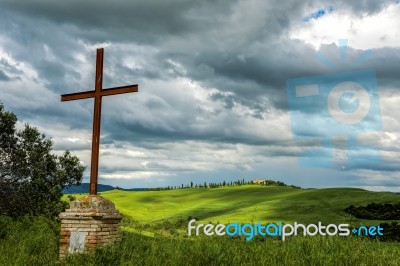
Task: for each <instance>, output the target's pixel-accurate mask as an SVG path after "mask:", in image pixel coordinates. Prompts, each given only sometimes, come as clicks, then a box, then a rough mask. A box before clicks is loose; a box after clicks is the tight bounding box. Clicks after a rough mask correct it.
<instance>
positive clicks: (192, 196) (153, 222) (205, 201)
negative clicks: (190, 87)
mask: <svg viewBox="0 0 400 266" xmlns="http://www.w3.org/2000/svg"><path fill="white" fill-rule="evenodd" d="M101 195H102V196H104V197H105V198H108V199H110V200H112V201H113V202H114V203H115V204H116V206H117V208H118V209H119V210H120V211H121V212H122V213H123V214H124V215H125V217H124V219H123V226H122V229H123V237H122V241H121V242H120V243H118V244H116V245H113V246H108V247H106V248H101V249H98V250H96V252H95V253H94V254H84V255H76V256H71V257H69V258H68V259H67V260H66V261H63V262H60V261H58V234H59V224H58V223H57V222H55V221H49V220H48V219H44V218H36V219H34V220H33V221H32V220H29V219H22V220H21V221H13V220H11V219H9V218H7V217H0V265H60V264H61V265H400V259H399V258H400V243H399V242H380V241H378V240H376V239H375V240H374V239H371V238H362V237H355V236H348V237H329V236H326V237H319V236H314V237H310V236H308V237H303V236H299V237H290V238H289V239H287V240H286V241H281V240H279V239H277V238H272V237H263V238H260V237H256V238H255V239H253V240H251V241H245V240H244V239H238V238H229V237H207V236H204V235H203V236H200V237H193V236H192V237H188V236H187V234H186V228H187V218H188V217H189V216H192V217H198V218H200V219H201V221H202V222H209V221H211V222H213V223H217V222H220V223H225V224H226V223H229V222H235V221H238V222H241V223H247V222H258V221H261V222H263V223H266V222H276V221H284V222H295V221H297V222H301V223H305V224H307V223H316V222H318V221H321V222H323V223H335V224H338V223H343V222H346V223H351V224H352V225H355V226H357V225H360V224H363V225H373V224H374V225H376V224H378V223H380V222H381V221H368V220H360V219H356V218H350V216H348V215H347V214H346V213H345V212H344V211H343V210H344V208H346V207H347V206H349V205H351V204H353V205H367V204H368V203H370V202H381V203H386V202H387V203H395V202H399V200H400V196H399V195H396V194H393V193H378V192H370V191H366V190H361V189H349V188H334V189H333V188H332V189H314V190H298V189H293V188H289V187H266V186H240V187H226V188H215V189H204V188H202V189H180V190H172V191H146V192H125V191H118V190H115V191H109V192H104V193H101ZM77 196H78V197H80V196H83V195H77Z"/></svg>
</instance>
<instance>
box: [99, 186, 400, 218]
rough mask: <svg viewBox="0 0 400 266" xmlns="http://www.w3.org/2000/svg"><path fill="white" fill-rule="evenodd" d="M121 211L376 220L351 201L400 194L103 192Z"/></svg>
mask: <svg viewBox="0 0 400 266" xmlns="http://www.w3.org/2000/svg"><path fill="white" fill-rule="evenodd" d="M101 196H103V197H105V198H107V199H110V200H111V201H113V202H114V203H115V205H116V207H117V208H118V210H119V211H120V212H121V213H123V214H124V215H126V216H129V217H130V218H131V219H133V220H136V221H138V222H141V223H158V222H162V221H165V220H176V219H187V218H188V217H189V216H191V217H196V218H198V219H199V220H201V221H203V222H209V221H212V222H220V223H229V222H235V221H238V222H242V223H244V222H258V221H261V222H267V221H268V222H277V221H284V222H295V221H296V222H302V223H315V222H318V221H321V222H322V223H343V222H346V223H351V224H353V225H360V224H363V225H372V224H377V223H379V222H381V221H371V220H361V219H357V218H354V217H350V216H349V215H348V214H346V213H345V212H344V211H343V210H344V209H345V208H346V207H348V206H349V205H356V206H357V205H366V204H368V203H371V202H382V203H395V202H399V201H400V195H398V194H394V193H390V192H371V191H367V190H363V189H355V188H326V189H309V190H303V189H294V188H290V187H280V186H256V185H246V186H236V187H221V188H197V189H196V188H192V189H178V190H166V191H143V192H128V191H120V190H113V191H107V192H103V193H101Z"/></svg>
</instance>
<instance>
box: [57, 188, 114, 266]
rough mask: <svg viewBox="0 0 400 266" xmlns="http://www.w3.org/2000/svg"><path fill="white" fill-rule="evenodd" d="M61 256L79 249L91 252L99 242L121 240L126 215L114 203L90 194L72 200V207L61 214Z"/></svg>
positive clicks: (105, 242)
mask: <svg viewBox="0 0 400 266" xmlns="http://www.w3.org/2000/svg"><path fill="white" fill-rule="evenodd" d="M59 217H60V219H61V231H60V258H65V256H67V255H68V254H73V253H77V252H89V251H91V250H92V249H94V248H95V247H96V246H102V245H106V244H109V243H114V242H116V241H119V240H120V235H119V223H120V221H121V219H122V215H121V214H120V213H119V212H118V211H117V210H116V209H115V206H114V203H112V202H111V201H109V200H107V199H105V198H103V197H100V196H97V195H89V196H86V197H83V198H80V199H79V200H76V201H72V202H70V208H69V209H67V210H66V211H65V212H62V213H61V214H60V216H59Z"/></svg>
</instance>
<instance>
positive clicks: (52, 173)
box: [0, 103, 85, 218]
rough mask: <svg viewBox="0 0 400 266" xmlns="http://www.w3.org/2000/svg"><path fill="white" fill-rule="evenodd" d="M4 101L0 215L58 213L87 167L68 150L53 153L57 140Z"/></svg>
mask: <svg viewBox="0 0 400 266" xmlns="http://www.w3.org/2000/svg"><path fill="white" fill-rule="evenodd" d="M16 122H17V117H16V116H15V114H13V113H12V112H6V111H4V108H3V105H2V104H1V103H0V215H7V216H11V217H14V218H16V217H21V216H24V215H34V216H36V215H46V216H55V215H57V214H58V213H59V212H60V211H62V210H63V208H65V203H64V202H63V201H61V196H62V189H63V188H64V187H67V186H70V185H74V184H80V182H81V180H82V176H83V171H84V170H85V167H84V166H82V165H81V164H80V163H79V159H78V158H77V157H75V156H72V155H71V154H70V153H69V151H66V152H65V153H64V154H63V155H61V156H56V155H54V154H51V150H52V146H53V142H52V141H51V140H50V139H48V138H46V136H45V135H43V134H40V133H39V131H38V130H37V129H36V128H35V127H31V126H29V125H28V124H26V125H25V127H24V129H22V130H16V128H15V124H16Z"/></svg>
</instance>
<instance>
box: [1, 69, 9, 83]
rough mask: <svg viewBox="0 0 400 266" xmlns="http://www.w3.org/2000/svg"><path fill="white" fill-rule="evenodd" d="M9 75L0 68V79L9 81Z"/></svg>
mask: <svg viewBox="0 0 400 266" xmlns="http://www.w3.org/2000/svg"><path fill="white" fill-rule="evenodd" d="M9 80H10V77H9V76H8V75H7V74H6V73H4V72H3V71H2V70H0V81H9Z"/></svg>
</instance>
